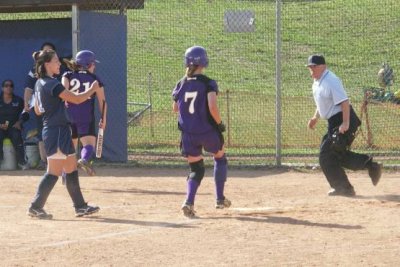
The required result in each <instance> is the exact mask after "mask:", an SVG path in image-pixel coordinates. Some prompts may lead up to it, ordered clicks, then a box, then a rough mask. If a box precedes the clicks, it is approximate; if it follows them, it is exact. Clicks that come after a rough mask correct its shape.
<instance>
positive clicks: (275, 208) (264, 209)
mask: <svg viewBox="0 0 400 267" xmlns="http://www.w3.org/2000/svg"><path fill="white" fill-rule="evenodd" d="M293 209H294V208H293V207H252V208H247V207H246V208H245V207H243V208H239V207H238V208H230V210H233V211H239V212H257V211H258V212H261V211H271V212H273V211H289V210H293Z"/></svg>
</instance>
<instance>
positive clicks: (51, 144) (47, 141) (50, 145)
mask: <svg viewBox="0 0 400 267" xmlns="http://www.w3.org/2000/svg"><path fill="white" fill-rule="evenodd" d="M43 142H44V147H45V149H46V154H47V157H51V156H52V155H54V154H56V153H57V151H58V149H60V151H61V153H62V154H64V155H67V156H68V155H72V154H75V148H74V145H73V143H72V138H71V128H70V127H69V125H68V126H51V127H44V128H43Z"/></svg>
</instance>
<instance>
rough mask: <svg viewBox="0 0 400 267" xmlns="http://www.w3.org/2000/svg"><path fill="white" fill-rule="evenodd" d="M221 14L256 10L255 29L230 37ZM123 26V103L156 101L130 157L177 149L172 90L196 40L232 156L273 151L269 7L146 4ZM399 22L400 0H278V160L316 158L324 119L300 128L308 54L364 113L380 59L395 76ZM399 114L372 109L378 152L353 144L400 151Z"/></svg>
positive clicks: (135, 130) (309, 102) (177, 1)
mask: <svg viewBox="0 0 400 267" xmlns="http://www.w3.org/2000/svg"><path fill="white" fill-rule="evenodd" d="M226 10H236V11H237V10H251V11H254V12H255V19H256V31H255V32H251V33H226V32H225V31H224V20H223V19H224V12H225V11H226ZM128 23H129V25H128V29H129V33H128V54H129V61H128V72H129V73H128V77H129V81H128V84H129V88H128V90H129V91H128V95H129V99H128V100H129V101H134V102H148V90H149V89H150V88H151V91H152V97H153V113H152V114H153V116H150V112H146V113H145V114H144V115H143V117H142V118H141V119H140V120H139V121H138V122H137V124H136V125H135V126H131V127H129V138H130V139H129V144H130V146H129V149H130V151H133V153H135V152H137V153H139V154H140V153H166V152H165V151H168V153H177V149H176V146H177V144H178V143H179V132H178V130H177V129H176V117H175V115H174V114H172V112H171V97H170V94H171V91H172V89H173V87H174V85H175V83H176V81H177V80H178V79H179V78H180V77H181V76H183V74H184V68H183V54H184V51H185V49H186V48H188V47H190V46H192V45H195V44H197V45H202V46H204V47H206V48H207V51H208V54H209V58H210V65H209V68H208V69H207V75H209V76H210V77H212V78H214V79H216V80H217V81H218V83H219V87H220V90H221V92H222V93H221V95H220V99H219V103H220V109H221V113H222V116H223V118H224V121H225V122H228V123H229V132H228V133H227V134H226V136H225V139H226V142H227V144H228V151H229V152H230V153H232V154H235V155H239V154H242V155H243V156H245V157H246V155H251V154H266V155H274V153H275V150H274V149H275V1H244V0H240V1H239V0H237V1H235V0H229V1H228V0H218V1H213V0H212V1H209V0H197V1H183V0H169V1H156V0H148V1H146V5H145V8H144V9H143V10H132V11H129V13H128ZM399 26H400V3H399V2H398V1H396V0H383V1H375V0H353V1H351V0H332V1H300V0H299V1H295V0H292V1H283V8H282V46H283V50H282V97H283V99H282V146H283V151H282V152H283V154H284V156H289V155H291V153H295V154H314V153H316V152H317V151H318V146H319V142H320V138H321V136H322V135H323V133H324V131H325V127H326V123H325V122H321V123H320V125H319V126H318V128H317V130H316V131H311V130H308V129H307V127H306V125H307V120H308V119H309V117H310V116H312V114H313V112H314V110H315V105H314V102H313V99H312V94H311V83H312V81H311V79H310V77H309V73H308V70H307V69H306V68H305V67H304V64H305V62H306V59H307V57H308V55H310V54H311V53H323V54H324V55H325V56H326V59H327V62H328V65H329V67H330V69H331V70H333V71H334V72H335V73H336V74H337V75H338V76H339V77H341V78H342V80H343V83H344V85H345V87H346V90H347V92H348V94H349V96H350V97H351V100H352V102H353V105H354V106H355V108H356V110H357V111H358V113H360V112H359V111H360V108H361V104H362V98H363V93H362V92H363V88H364V87H370V86H378V84H377V80H376V77H377V76H376V74H377V72H378V70H379V68H380V66H381V63H382V62H389V64H390V65H391V66H392V67H393V68H394V69H395V72H396V70H397V69H398V68H399V61H398V60H397V57H398V55H399V54H400V46H399V45H398V44H399V43H400V27H399ZM149 73H151V79H149ZM396 87H397V84H395V86H394V87H393V89H394V90H395V89H396ZM228 91H229V96H228V94H227V92H228ZM228 106H229V109H228ZM132 109H134V108H133V107H132ZM399 115H400V114H399V111H398V107H397V106H393V105H378V106H377V105H370V106H369V116H370V122H371V128H372V132H373V135H374V138H373V140H374V145H375V146H376V147H375V148H374V149H372V150H371V149H370V148H368V147H367V146H366V141H365V139H364V138H362V137H359V138H358V139H357V140H356V142H355V148H357V149H367V151H369V152H379V151H390V150H398V149H400V139H398V138H396V136H397V133H398V132H399V130H400V129H399V127H398V126H397V125H398V123H397V122H396V121H397V118H398V117H399ZM151 118H153V119H151ZM363 130H364V132H365V121H364V125H363ZM150 147H151V148H150ZM171 148H173V149H172V150H171ZM146 151H147V152H146ZM288 161H290V160H289V159H288Z"/></svg>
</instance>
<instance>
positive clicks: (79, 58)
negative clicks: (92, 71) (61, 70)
mask: <svg viewBox="0 0 400 267" xmlns="http://www.w3.org/2000/svg"><path fill="white" fill-rule="evenodd" d="M75 62H76V64H78V65H79V66H82V67H84V68H89V66H90V65H91V64H93V63H95V62H97V63H99V61H97V60H96V56H95V54H94V53H93V52H92V51H90V50H82V51H79V52H78V53H77V54H76V56H75Z"/></svg>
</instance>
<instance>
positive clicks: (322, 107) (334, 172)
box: [306, 55, 382, 196]
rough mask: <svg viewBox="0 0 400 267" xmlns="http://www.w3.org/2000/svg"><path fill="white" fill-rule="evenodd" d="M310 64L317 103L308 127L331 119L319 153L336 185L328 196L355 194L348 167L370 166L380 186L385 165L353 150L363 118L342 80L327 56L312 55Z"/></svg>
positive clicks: (371, 175) (330, 182)
mask: <svg viewBox="0 0 400 267" xmlns="http://www.w3.org/2000/svg"><path fill="white" fill-rule="evenodd" d="M306 66H307V67H308V69H309V70H310V73H311V77H312V78H313V79H314V83H313V85H312V91H313V96H314V100H315V104H316V106H317V109H316V110H315V114H314V116H313V117H312V118H311V119H310V120H309V121H308V127H309V128H310V129H314V128H315V125H316V124H317V122H318V120H319V118H322V119H326V120H328V132H327V133H326V134H325V135H324V137H323V138H322V142H321V146H320V154H319V164H320V166H321V169H322V171H323V173H324V175H325V177H326V179H327V180H328V182H329V184H330V186H331V188H332V189H331V190H330V191H329V192H328V195H329V196H355V194H356V193H355V191H354V188H353V186H352V185H351V184H350V182H349V179H348V178H347V175H346V173H345V171H344V168H347V169H351V170H364V169H368V174H369V176H370V177H371V180H372V184H373V185H377V184H378V182H379V179H380V178H381V174H382V164H378V163H376V162H374V161H373V160H372V157H370V156H368V155H365V154H359V153H355V152H352V151H350V146H351V144H352V142H353V141H354V138H355V133H356V131H357V129H358V127H359V126H360V125H361V121H360V119H359V118H358V117H357V115H356V113H355V112H354V110H353V108H352V106H351V105H350V102H349V98H348V97H347V94H346V92H345V90H344V88H343V84H342V81H341V80H340V79H339V78H338V77H337V76H336V75H335V74H334V73H333V72H331V71H330V70H328V69H327V66H326V64H325V58H324V57H323V56H322V55H311V56H310V57H309V58H308V62H307V65H306Z"/></svg>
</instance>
